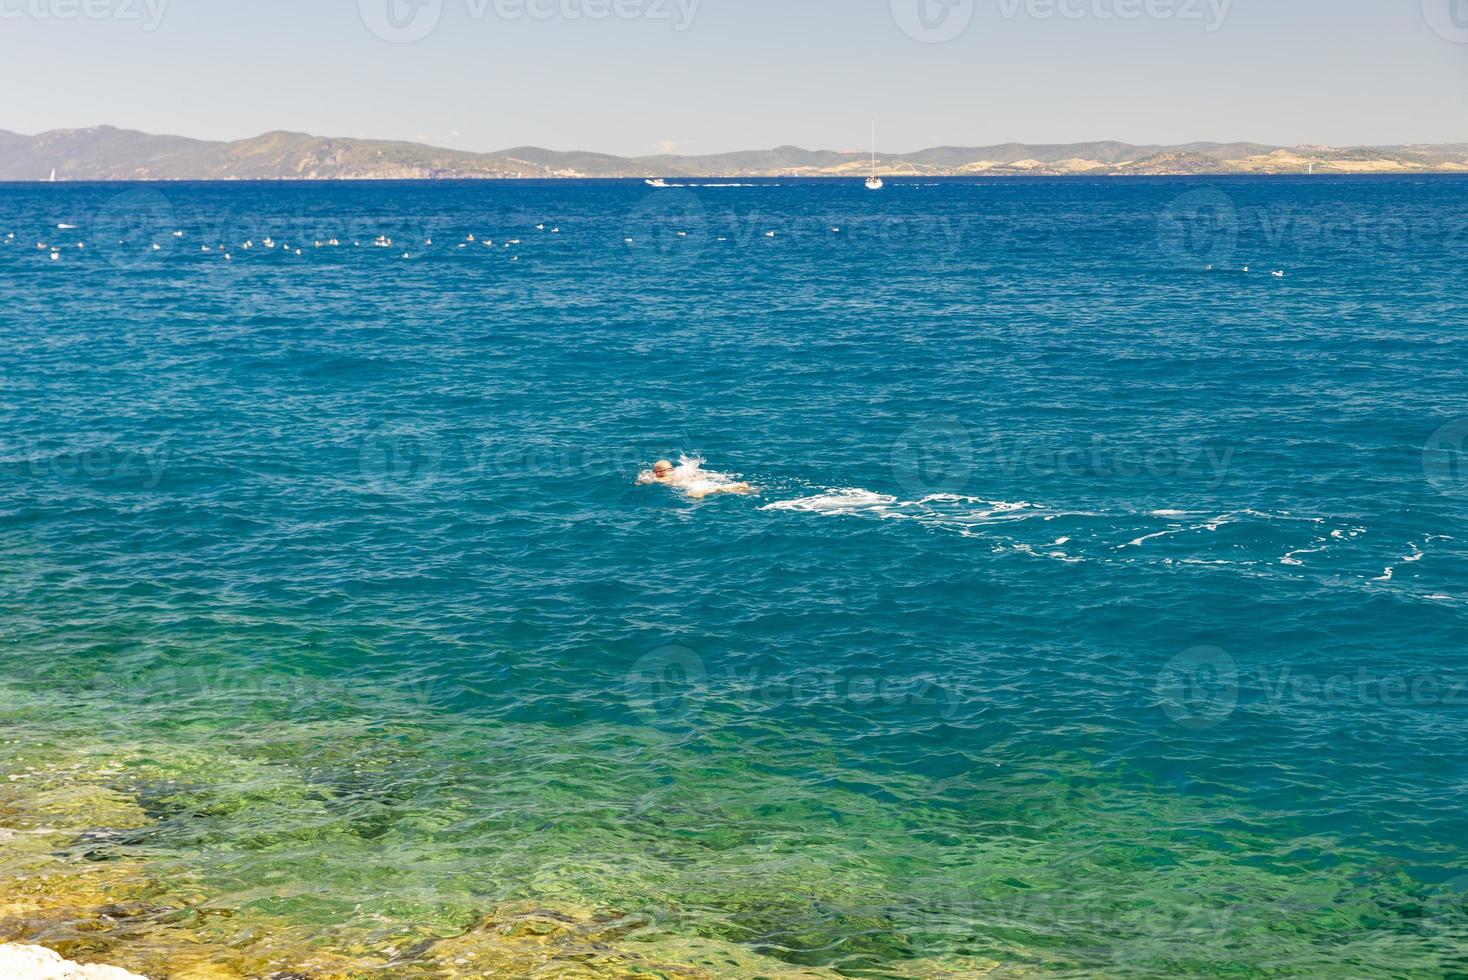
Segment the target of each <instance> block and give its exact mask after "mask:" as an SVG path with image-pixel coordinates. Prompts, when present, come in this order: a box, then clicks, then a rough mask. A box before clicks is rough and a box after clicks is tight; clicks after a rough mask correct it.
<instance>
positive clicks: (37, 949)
mask: <svg viewBox="0 0 1468 980" xmlns="http://www.w3.org/2000/svg"><path fill="white" fill-rule="evenodd" d="M0 977H4V978H5V980H148V978H147V977H140V976H138V975H137V974H136V973H129V972H127V971H126V970H120V969H118V968H117V967H115V966H82V965H81V964H79V963H72V962H70V961H68V960H63V959H62V958H61V957H60V956H59V955H58V954H56V953H55V952H53V951H51V950H49V949H46V948H45V947H43V946H0Z"/></svg>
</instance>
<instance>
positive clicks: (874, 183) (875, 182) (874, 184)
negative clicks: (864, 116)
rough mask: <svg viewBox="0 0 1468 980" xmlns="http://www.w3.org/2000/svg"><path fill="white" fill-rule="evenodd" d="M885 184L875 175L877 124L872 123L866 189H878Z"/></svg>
mask: <svg viewBox="0 0 1468 980" xmlns="http://www.w3.org/2000/svg"><path fill="white" fill-rule="evenodd" d="M886 186H887V185H886V184H885V183H883V181H882V178H881V177H878V176H877V124H876V123H872V175H871V176H870V177H868V178H867V190H869V191H879V190H881V189H882V188H883V187H886Z"/></svg>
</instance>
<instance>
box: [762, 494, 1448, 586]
mask: <svg viewBox="0 0 1468 980" xmlns="http://www.w3.org/2000/svg"><path fill="white" fill-rule="evenodd" d="M760 510H762V511H765V512H783V513H789V514H801V515H811V516H816V517H822V518H847V519H875V520H888V521H908V522H911V523H914V524H917V525H919V526H921V527H923V528H926V529H929V530H933V531H937V532H946V533H951V534H958V535H962V536H963V537H967V538H973V539H975V540H979V541H983V542H985V543H987V544H988V545H989V546H990V548H991V550H992V551H993V552H995V553H996V554H997V553H1013V554H1019V555H1026V556H1029V557H1033V558H1038V559H1044V560H1049V561H1059V562H1065V563H1067V564H1080V563H1084V562H1097V563H1102V564H1112V565H1159V566H1213V567H1217V568H1233V569H1235V570H1242V571H1248V572H1251V573H1255V574H1260V575H1269V574H1295V575H1312V576H1316V577H1325V578H1328V579H1329V580H1331V581H1332V582H1341V583H1344V582H1351V583H1356V584H1365V585H1369V584H1371V583H1375V584H1377V585H1378V586H1379V585H1381V584H1383V583H1393V582H1394V583H1396V584H1397V585H1401V584H1402V576H1401V569H1402V567H1404V566H1412V567H1416V566H1419V565H1420V563H1422V562H1423V560H1424V559H1425V558H1426V557H1427V554H1428V548H1429V547H1430V546H1431V545H1433V544H1434V543H1438V542H1447V541H1452V540H1453V539H1452V538H1449V537H1447V536H1444V535H1440V534H1425V535H1418V536H1416V537H1414V538H1413V540H1412V541H1410V542H1409V544H1408V546H1407V547H1408V548H1409V549H1410V551H1409V553H1408V554H1406V555H1403V556H1401V557H1394V558H1393V560H1392V561H1391V562H1390V563H1389V564H1388V565H1387V567H1386V570H1385V572H1383V571H1382V558H1383V555H1382V550H1381V546H1380V545H1379V544H1376V543H1374V542H1373V539H1372V535H1371V534H1370V531H1369V529H1368V528H1366V527H1364V526H1362V525H1361V524H1360V523H1358V522H1356V521H1353V520H1349V519H1343V518H1336V517H1322V516H1313V515H1300V514H1295V513H1290V512H1287V511H1266V510H1258V509H1254V508H1241V509H1238V510H1223V511H1197V510H1193V511H1190V510H1177V509H1158V510H1145V511H1138V510H1119V509H1118V510H1106V511H1087V510H1073V509H1067V508H1061V507H1052V506H1047V505H1044V504H1038V503H1033V502H1029V501H1003V500H989V499H986V498H982V497H969V496H961V495H957V494H934V495H930V496H926V497H921V498H918V499H915V500H903V499H901V498H899V497H895V496H892V495H890V494H884V493H878V492H875V491H872V490H867V489H863V488H857V487H848V488H831V489H827V490H823V491H822V492H819V493H815V494H809V495H807V496H802V497H796V498H793V499H790V500H781V501H776V502H774V503H770V504H766V505H764V506H763V507H761V508H760ZM1391 547H1392V550H1391V551H1388V552H1387V554H1390V555H1393V556H1395V555H1396V554H1397V551H1396V548H1397V547H1399V546H1391ZM1439 557H1440V558H1441V559H1442V560H1443V561H1454V560H1455V559H1456V560H1457V561H1458V562H1460V563H1461V562H1463V561H1468V556H1465V555H1463V554H1462V553H1460V552H1452V553H1449V552H1446V551H1444V552H1441V553H1440V555H1439ZM1427 597H1429V598H1433V599H1435V600H1443V599H1448V598H1452V597H1450V596H1445V595H1443V594H1441V592H1440V591H1437V590H1436V589H1434V591H1433V594H1432V595H1431V596H1427Z"/></svg>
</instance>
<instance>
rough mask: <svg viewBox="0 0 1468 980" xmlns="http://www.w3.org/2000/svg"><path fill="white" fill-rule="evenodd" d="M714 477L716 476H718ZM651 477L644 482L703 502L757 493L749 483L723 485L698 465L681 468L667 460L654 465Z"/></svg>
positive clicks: (661, 460)
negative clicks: (718, 495)
mask: <svg viewBox="0 0 1468 980" xmlns="http://www.w3.org/2000/svg"><path fill="white" fill-rule="evenodd" d="M714 475H715V476H716V474H714ZM649 476H650V477H651V478H650V479H647V480H645V481H644V482H648V483H661V484H663V485H664V486H669V487H677V488H678V489H680V490H682V491H683V492H684V493H686V494H688V496H690V497H692V498H694V499H695V500H702V499H703V498H704V497H708V496H711V495H713V494H716V493H732V494H739V495H744V494H752V493H754V492H755V489H754V487H752V486H750V485H749V484H748V483H721V482H718V481H717V480H715V479H710V476H711V474H708V473H705V472H703V471H702V470H700V469H699V467H698V465H697V464H696V463H693V464H688V465H685V466H682V467H679V466H674V465H673V464H672V463H671V462H669V461H668V460H666V459H660V460H658V461H657V462H656V463H654V464H653V466H652V472H651V474H649Z"/></svg>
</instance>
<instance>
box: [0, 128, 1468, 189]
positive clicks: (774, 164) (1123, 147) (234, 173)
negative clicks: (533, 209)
mask: <svg viewBox="0 0 1468 980" xmlns="http://www.w3.org/2000/svg"><path fill="white" fill-rule="evenodd" d="M870 165H871V160H870V157H869V155H868V154H865V153H861V152H855V151H852V152H837V151H832V150H803V149H800V148H799V147H795V146H779V147H776V148H775V149H773V150H746V151H740V152H735V153H719V154H713V155H709V156H673V155H663V156H649V157H618V156H610V155H608V154H604V153H582V152H570V153H562V152H557V151H554V150H544V149H540V148H538V147H532V146H523V147H517V148H515V149H510V150H501V151H500V152H498V153H465V152H463V151H460V150H445V149H440V148H437V147H431V146H425V145H423V144H421V143H407V142H391V141H384V140H359V139H335V138H328V137H321V136H307V135H305V134H304V133H285V132H274V133H266V134H265V135H263V136H257V137H255V138H253V139H247V140H236V141H234V142H230V143H220V142H210V141H207V140H195V139H188V138H186V137H182V136H154V135H150V134H148V133H139V132H135V131H132V130H125V129H114V128H113V127H110V126H98V127H95V128H92V129H63V130H55V131H53V132H49V133H41V134H40V135H38V136H22V135H20V134H18V133H10V132H6V131H4V130H0V180H7V181H29V180H46V179H48V177H49V175H50V174H51V172H52V171H53V170H54V171H55V172H56V178H57V179H58V180H392V179H397V180H404V179H417V180H435V179H438V180H443V179H464V178H471V179H472V178H483V179H496V178H498V179H503V178H525V177H540V178H547V177H552V178H553V177H671V178H689V177H844V176H860V175H864V174H865V173H866V171H867V169H868V168H869V167H870ZM1312 166H1313V168H1314V170H1315V172H1316V173H1321V174H1330V173H1336V174H1340V173H1357V174H1391V173H1468V143H1452V144H1440V145H1421V146H1380V147H1346V148H1337V147H1326V146H1296V147H1290V148H1285V147H1277V146H1265V145H1263V144H1259V143H1186V144H1183V145H1181V146H1134V145H1132V144H1130V143H1115V142H1099V143H1065V144H1027V143H1003V144H1000V145H998V146H980V147H959V146H939V147H934V148H932V149H928V150H919V151H918V152H916V153H902V154H890V153H879V154H878V155H877V168H878V170H880V171H881V172H882V173H884V174H888V175H896V176H971V175H983V176H1006V175H1015V176H1027V175H1028V176H1035V175H1074V174H1091V175H1108V174H1116V175H1126V174H1136V175H1185V174H1293V173H1305V172H1307V171H1309V170H1310V169H1311V167H1312Z"/></svg>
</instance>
